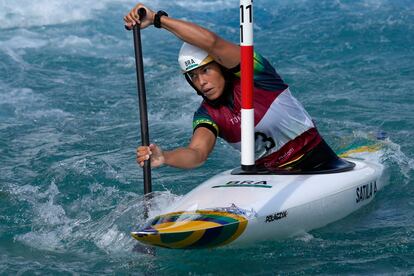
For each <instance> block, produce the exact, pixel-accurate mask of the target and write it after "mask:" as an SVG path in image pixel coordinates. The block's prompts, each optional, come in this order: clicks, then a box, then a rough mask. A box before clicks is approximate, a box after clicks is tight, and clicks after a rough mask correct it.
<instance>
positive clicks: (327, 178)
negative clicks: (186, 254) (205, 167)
mask: <svg viewBox="0 0 414 276" xmlns="http://www.w3.org/2000/svg"><path fill="white" fill-rule="evenodd" d="M346 160H348V161H351V162H353V163H354V164H355V167H354V168H353V169H352V170H349V171H345V172H338V173H326V174H325V173H324V174H306V175H302V174H300V175H298V174H293V175H286V174H283V175H274V174H271V175H267V174H264V175H260V174H255V175H240V174H239V175H234V174H232V170H229V171H225V172H223V173H221V174H218V175H216V176H214V177H213V178H211V179H209V180H207V181H205V182H204V183H202V184H201V185H199V186H198V187H197V188H195V189H194V190H192V191H191V192H189V193H188V194H187V195H185V196H184V197H183V198H182V199H180V200H179V201H178V202H177V203H176V204H174V205H173V206H171V208H169V209H168V210H165V212H164V214H163V215H160V216H157V217H155V218H153V219H151V220H149V221H148V223H147V224H146V225H145V226H144V227H143V228H142V229H140V230H138V231H136V232H132V233H131V234H132V236H133V237H134V238H136V239H137V240H139V241H140V242H142V243H145V244H149V245H155V246H161V247H167V248H205V247H215V246H222V245H225V244H229V243H231V244H247V243H251V242H255V241H260V240H275V239H283V238H287V237H292V236H295V235H298V234H301V233H304V232H307V231H310V230H312V229H316V228H319V227H322V226H325V225H327V224H329V223H331V222H334V221H336V220H339V219H341V218H344V217H345V216H347V215H349V214H350V213H352V212H354V211H356V210H358V209H359V208H361V207H362V206H364V205H366V204H368V203H369V202H371V201H372V199H373V198H374V197H375V195H376V193H377V192H378V191H379V190H380V189H381V188H382V187H383V186H384V184H385V183H384V180H383V178H382V177H381V176H382V175H383V170H384V167H383V165H381V164H377V163H372V162H369V161H366V160H358V159H352V158H347V159H346Z"/></svg>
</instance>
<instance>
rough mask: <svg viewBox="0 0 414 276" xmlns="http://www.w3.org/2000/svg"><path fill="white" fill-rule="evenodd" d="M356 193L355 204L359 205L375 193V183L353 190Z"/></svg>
mask: <svg viewBox="0 0 414 276" xmlns="http://www.w3.org/2000/svg"><path fill="white" fill-rule="evenodd" d="M355 192H356V200H355V201H356V203H360V202H361V201H364V200H366V199H370V198H371V197H372V196H374V195H375V194H376V193H377V181H372V182H370V183H368V184H365V185H362V186H359V187H357V188H356V190H355Z"/></svg>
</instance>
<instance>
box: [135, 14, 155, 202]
mask: <svg viewBox="0 0 414 276" xmlns="http://www.w3.org/2000/svg"><path fill="white" fill-rule="evenodd" d="M138 15H139V18H140V19H143V18H144V17H145V16H146V10H145V9H143V8H141V9H139V10H138ZM132 30H133V33H134V49H135V66H136V71H137V82H138V99H139V117H140V120H141V143H142V145H143V146H149V131H148V115H147V96H146V92H145V79H144V66H143V61H142V47H141V28H140V26H139V25H137V24H136V25H135V26H134V27H133V29H132ZM143 170H144V194H148V193H151V191H152V185H151V163H150V160H146V161H144V167H143Z"/></svg>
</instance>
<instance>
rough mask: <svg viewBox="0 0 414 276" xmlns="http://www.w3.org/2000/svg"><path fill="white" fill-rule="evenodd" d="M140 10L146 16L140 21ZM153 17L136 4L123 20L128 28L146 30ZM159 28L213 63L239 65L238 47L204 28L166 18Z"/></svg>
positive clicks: (162, 20)
mask: <svg viewBox="0 0 414 276" xmlns="http://www.w3.org/2000/svg"><path fill="white" fill-rule="evenodd" d="M140 8H145V9H146V10H147V15H146V17H145V18H143V19H142V20H140V19H139V16H138V13H137V12H138V10H139V9H140ZM154 15H155V13H154V11H152V10H151V9H149V8H147V7H145V6H144V5H142V4H138V5H136V6H135V7H134V8H133V9H132V10H131V11H130V12H129V13H128V15H126V16H125V17H124V20H125V23H126V25H127V26H128V27H131V26H133V25H135V24H140V26H141V28H146V27H148V26H149V25H152V24H153V23H154ZM161 27H162V28H164V29H166V30H168V31H169V32H171V33H172V34H174V35H175V36H177V37H178V38H180V39H181V40H183V41H185V42H187V43H190V44H192V45H194V46H197V47H199V48H201V49H203V50H205V51H206V52H207V53H209V54H210V55H211V56H212V57H213V58H214V60H215V61H217V62H218V63H220V64H221V65H223V66H224V67H226V68H233V67H235V66H237V65H239V64H240V47H239V46H238V45H236V44H234V43H231V42H229V41H226V40H224V39H223V38H221V37H220V36H218V35H217V34H215V33H213V32H212V31H209V30H207V29H206V28H203V27H201V26H199V25H197V24H194V23H191V22H187V21H184V20H179V19H175V18H172V17H166V16H162V17H161Z"/></svg>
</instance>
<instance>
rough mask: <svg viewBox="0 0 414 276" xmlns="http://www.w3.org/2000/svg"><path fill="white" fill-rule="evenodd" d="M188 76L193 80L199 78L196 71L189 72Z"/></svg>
mask: <svg viewBox="0 0 414 276" xmlns="http://www.w3.org/2000/svg"><path fill="white" fill-rule="evenodd" d="M188 76H189V77H190V79H191V80H192V81H194V80H195V79H196V78H197V74H194V73H188Z"/></svg>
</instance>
